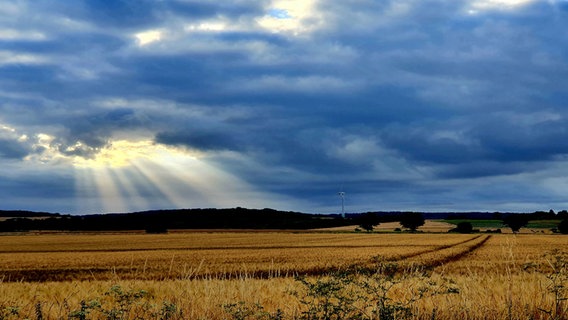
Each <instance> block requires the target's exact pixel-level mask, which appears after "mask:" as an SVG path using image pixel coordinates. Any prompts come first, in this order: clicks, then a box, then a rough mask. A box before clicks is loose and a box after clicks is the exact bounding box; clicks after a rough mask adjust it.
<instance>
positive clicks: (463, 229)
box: [450, 221, 473, 233]
mask: <svg viewBox="0 0 568 320" xmlns="http://www.w3.org/2000/svg"><path fill="white" fill-rule="evenodd" d="M450 232H459V233H472V232H473V225H472V224H471V222H467V221H464V222H460V223H458V225H457V226H456V227H455V228H453V229H451V230H450Z"/></svg>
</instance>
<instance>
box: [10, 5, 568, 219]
mask: <svg viewBox="0 0 568 320" xmlns="http://www.w3.org/2000/svg"><path fill="white" fill-rule="evenodd" d="M472 8H473V6H472V3H471V2H469V1H440V0H428V1H410V0H408V1H400V0H398V1H378V2H377V1H357V2H353V1H343V2H341V1H340V2H337V1H336V2H333V3H329V2H321V1H320V2H319V3H317V5H316V7H315V9H314V10H315V11H316V12H317V15H313V16H312V17H310V18H306V19H305V20H304V21H301V25H302V26H304V27H306V28H308V27H311V28H312V29H310V30H309V31H302V32H299V34H298V35H293V34H292V32H288V33H287V32H280V33H274V32H272V31H271V30H266V29H263V28H262V27H261V26H260V25H259V24H258V22H257V20H255V19H258V18H260V17H262V16H263V15H265V14H266V13H267V12H268V10H269V9H271V6H270V5H269V4H267V3H265V2H261V1H226V2H220V3H212V2H210V1H160V2H155V1H111V2H109V1H84V2H81V1H74V2H69V3H67V2H65V3H64V2H60V3H58V2H55V3H53V2H49V1H34V2H31V1H30V2H26V1H21V2H17V3H15V4H13V5H11V6H8V7H6V8H4V9H0V10H4V11H6V13H8V11H10V12H11V14H10V15H4V16H3V17H2V18H0V25H1V26H2V27H3V28H5V29H6V30H12V32H11V33H4V34H3V33H0V122H3V123H4V124H5V125H7V126H14V127H15V128H17V129H18V130H19V131H18V132H21V133H25V134H27V135H29V136H30V137H34V134H38V133H49V134H51V135H53V136H55V137H56V140H54V142H53V144H56V145H57V146H58V148H59V150H60V151H61V152H62V153H63V154H73V155H79V156H83V157H87V158H88V157H92V156H93V154H96V153H97V152H98V151H99V150H100V148H102V147H104V146H106V145H107V144H109V143H111V141H112V139H113V137H114V136H116V135H117V134H119V133H120V134H122V135H123V136H129V135H130V136H131V137H132V138H135V137H136V136H137V135H139V134H140V132H141V131H143V132H144V134H148V135H149V136H151V137H153V138H154V140H155V142H156V143H159V144H166V145H174V146H183V147H185V148H188V149H193V150H198V151H201V152H202V153H203V154H204V155H205V156H206V157H207V158H208V159H209V161H211V162H214V163H216V164H218V165H219V166H222V167H223V168H226V169H227V170H229V171H230V172H232V173H234V174H236V175H238V176H239V177H242V178H243V179H245V180H247V181H249V182H250V183H251V184H254V185H256V186H258V187H259V188H262V189H266V190H270V191H273V192H275V193H283V194H287V195H292V196H294V197H298V198H302V199H305V200H308V201H313V203H314V208H324V207H325V206H324V205H323V203H326V202H329V201H331V200H329V196H328V195H330V194H331V195H333V193H334V192H335V189H336V188H337V187H338V185H341V184H344V185H345V188H349V193H351V194H360V195H361V196H360V198H358V199H357V200H358V201H360V203H361V207H362V208H363V207H364V208H367V207H372V206H373V203H374V201H378V202H377V203H378V204H379V205H381V206H384V207H385V209H389V208H402V207H404V205H405V204H408V203H412V204H413V205H414V204H418V203H420V202H421V201H424V203H430V202H429V201H432V208H434V209H437V208H443V207H444V205H440V206H439V207H436V203H442V204H447V203H451V204H450V205H448V206H449V207H451V208H458V209H460V208H461V209H470V208H471V207H468V206H471V205H472V204H475V203H485V202H486V203H488V205H481V206H480V207H482V208H487V209H489V207H490V206H494V205H495V202H496V201H498V199H493V197H494V195H493V194H491V193H487V192H485V188H488V187H489V186H495V185H500V186H502V187H501V188H502V189H507V187H506V186H511V188H512V189H517V188H516V187H514V186H518V185H523V184H524V183H526V181H524V180H522V177H523V176H524V175H530V179H537V180H538V179H540V180H539V181H543V183H542V185H541V186H538V182H537V183H536V186H535V188H541V189H538V190H535V191H534V193H531V194H534V196H529V197H528V198H529V199H528V201H529V202H530V201H533V202H535V203H538V202H539V201H540V200H539V199H542V198H545V197H543V196H542V194H543V193H544V191H542V190H547V189H546V188H548V187H544V185H545V184H546V183H545V181H547V179H548V177H549V175H552V173H550V172H551V169H550V168H552V167H554V168H555V169H554V175H557V174H558V172H557V171H556V165H557V164H558V163H561V162H563V161H564V158H565V156H566V154H568V144H567V143H566V141H568V139H567V138H568V137H567V135H568V133H567V131H566V129H565V125H564V124H565V123H566V118H567V117H568V113H567V108H566V107H567V106H566V101H568V99H567V98H568V97H567V96H566V92H568V82H567V80H566V79H568V63H567V62H566V61H568V50H567V48H568V34H567V33H566V32H565V30H568V9H567V7H566V4H565V2H562V1H556V2H554V1H553V2H545V1H535V2H532V3H530V4H529V5H527V6H525V7H521V8H518V9H514V10H508V9H503V10H497V9H495V10H478V12H476V13H473V12H471V11H470V10H473V9H472ZM38 12H41V13H42V14H41V15H38ZM216 20H222V22H223V23H224V24H225V25H226V26H228V28H226V30H224V31H215V30H213V31H212V30H201V29H198V28H197V29H195V30H194V29H191V28H189V29H188V26H189V25H191V26H199V25H200V24H206V23H211V21H216ZM308 29H309V28H308ZM148 30H160V31H161V32H162V33H161V36H162V38H161V40H160V41H156V42H151V43H149V44H147V45H145V46H139V45H138V44H137V40H136V38H135V36H134V35H135V34H137V33H140V32H145V31H148ZM2 57H3V58H2ZM2 59H3V60H4V61H2ZM116 99H119V100H120V99H122V100H121V101H122V102H120V103H114V104H113V103H109V101H113V100H116ZM78 143H80V144H81V147H80V148H79V147H76V146H77V145H78ZM34 153H41V150H37V149H33V147H32V146H30V143H29V142H26V141H24V140H18V138H17V137H4V136H2V135H0V157H2V158H4V159H10V161H14V160H18V159H23V158H25V156H26V155H29V154H34ZM235 154H239V155H240V156H241V157H240V158H239V159H240V160H236V158H235V157H234V155H235ZM282 172H285V173H286V174H287V175H288V177H289V179H283V178H282V177H281V173H282ZM292 177H293V179H292ZM481 179H487V180H481ZM495 179H497V182H496V180H495ZM499 179H502V180H499ZM527 179H528V178H527ZM472 181H475V184H472ZM460 183H461V184H462V186H463V185H466V184H467V185H468V187H463V191H461V192H458V191H456V190H455V188H459V187H457V186H459V185H460ZM323 185H325V187H322V186H323ZM38 188H39V187H38ZM539 190H541V191H539ZM500 192H501V193H502V194H503V199H504V200H503V203H514V202H515V201H521V200H522V201H525V200H526V199H523V198H524V197H519V199H515V196H514V195H511V194H510V193H505V192H503V191H500ZM383 196H388V197H389V198H392V199H394V200H393V201H394V202H392V203H388V202H383V200H376V199H377V198H382V197H383ZM427 198H428V199H436V198H438V199H439V200H438V201H435V200H426V199H427ZM455 199H457V200H455ZM454 200H455V201H454ZM543 201H544V202H545V203H543V205H545V206H547V205H549V203H551V202H562V201H564V200H563V199H562V198H552V199H548V198H546V199H544V200H543ZM456 202H457V203H458V204H454V203H456ZM363 203H364V204H363ZM459 203H464V205H463V207H460V204H459ZM505 206H506V205H504V207H505ZM515 208H516V207H515ZM376 209H381V208H376ZM472 209H477V207H476V208H472ZM307 210H310V209H307ZM314 210H315V209H314Z"/></svg>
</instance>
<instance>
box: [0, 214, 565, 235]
mask: <svg viewBox="0 0 568 320" xmlns="http://www.w3.org/2000/svg"><path fill="white" fill-rule="evenodd" d="M441 214H442V213H418V212H365V213H358V214H353V213H352V214H348V215H347V217H346V218H343V217H341V215H340V214H306V213H300V212H291V211H277V210H273V209H268V208H265V209H260V210H259V209H246V208H240V207H237V208H231V209H213V208H207V209H180V210H152V211H144V212H134V213H124V214H93V215H77V216H73V215H65V214H59V213H55V214H53V213H45V212H30V211H1V210H0V217H4V218H7V219H6V220H4V221H0V232H13V231H29V230H50V231H59V230H61V231H118V230H146V231H147V232H150V233H160V232H166V231H167V230H168V229H293V230H305V229H315V228H330V227H339V226H347V225H354V224H355V225H358V226H360V227H361V228H362V229H364V230H367V231H372V230H373V229H374V227H375V226H377V225H379V224H381V223H385V222H399V223H400V224H401V227H403V228H406V229H409V230H410V231H416V230H417V228H419V227H420V226H422V225H424V222H425V219H440V217H441ZM443 214H445V216H443V217H442V219H443V218H446V219H458V217H459V219H470V220H474V219H476V218H479V217H480V216H482V217H484V218H487V216H488V215H491V217H492V219H498V220H501V221H502V222H503V225H504V226H508V227H510V228H511V230H513V231H514V232H517V231H519V229H520V228H522V227H525V226H526V225H527V224H528V222H529V221H531V220H561V222H560V223H559V224H558V228H557V229H556V230H557V231H558V232H560V233H564V234H568V211H566V210H563V211H560V212H558V213H555V212H554V211H552V210H550V211H548V212H547V211H537V212H533V213H526V214H516V213H499V212H495V213H477V212H470V213H443ZM453 231H455V232H462V233H470V232H475V230H473V228H472V227H471V223H462V224H459V225H458V226H457V228H456V229H455V230H453Z"/></svg>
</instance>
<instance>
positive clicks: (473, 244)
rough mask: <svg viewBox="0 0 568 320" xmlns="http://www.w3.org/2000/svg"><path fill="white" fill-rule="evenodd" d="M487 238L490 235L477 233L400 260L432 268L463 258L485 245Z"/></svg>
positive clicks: (489, 237)
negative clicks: (465, 239) (465, 238)
mask: <svg viewBox="0 0 568 320" xmlns="http://www.w3.org/2000/svg"><path fill="white" fill-rule="evenodd" d="M489 239H491V235H485V236H482V235H479V236H476V237H473V238H471V239H469V240H467V241H462V242H460V243H457V244H454V245H448V246H443V248H440V249H439V250H430V251H427V252H423V253H421V254H418V255H412V257H406V258H407V259H405V260H402V262H404V263H409V262H411V263H415V264H418V265H420V266H422V267H425V268H427V269H432V268H435V267H439V266H442V265H445V264H448V263H452V262H455V261H458V260H460V259H463V258H464V257H466V256H467V255H469V254H471V253H472V252H474V251H476V250H478V249H479V248H481V247H482V246H483V245H485V243H486V242H487V241H489ZM397 261H401V260H397Z"/></svg>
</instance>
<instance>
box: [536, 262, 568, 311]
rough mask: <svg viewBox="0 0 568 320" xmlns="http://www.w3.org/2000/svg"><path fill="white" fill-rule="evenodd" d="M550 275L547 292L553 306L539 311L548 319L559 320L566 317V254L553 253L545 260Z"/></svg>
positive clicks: (567, 280)
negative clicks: (552, 298)
mask: <svg viewBox="0 0 568 320" xmlns="http://www.w3.org/2000/svg"><path fill="white" fill-rule="evenodd" d="M547 261H548V264H549V266H550V267H551V268H552V273H551V274H549V275H547V276H546V278H547V279H548V285H547V290H548V292H549V293H550V294H552V295H553V297H554V305H553V306H552V308H551V309H548V310H547V309H542V308H540V309H539V310H540V311H542V312H544V313H546V314H547V315H548V316H549V319H553V320H560V319H566V318H567V317H568V310H567V309H568V308H567V306H566V303H565V302H566V300H568V287H567V286H568V257H567V256H566V254H561V253H559V252H553V253H552V254H551V257H549V258H547Z"/></svg>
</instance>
